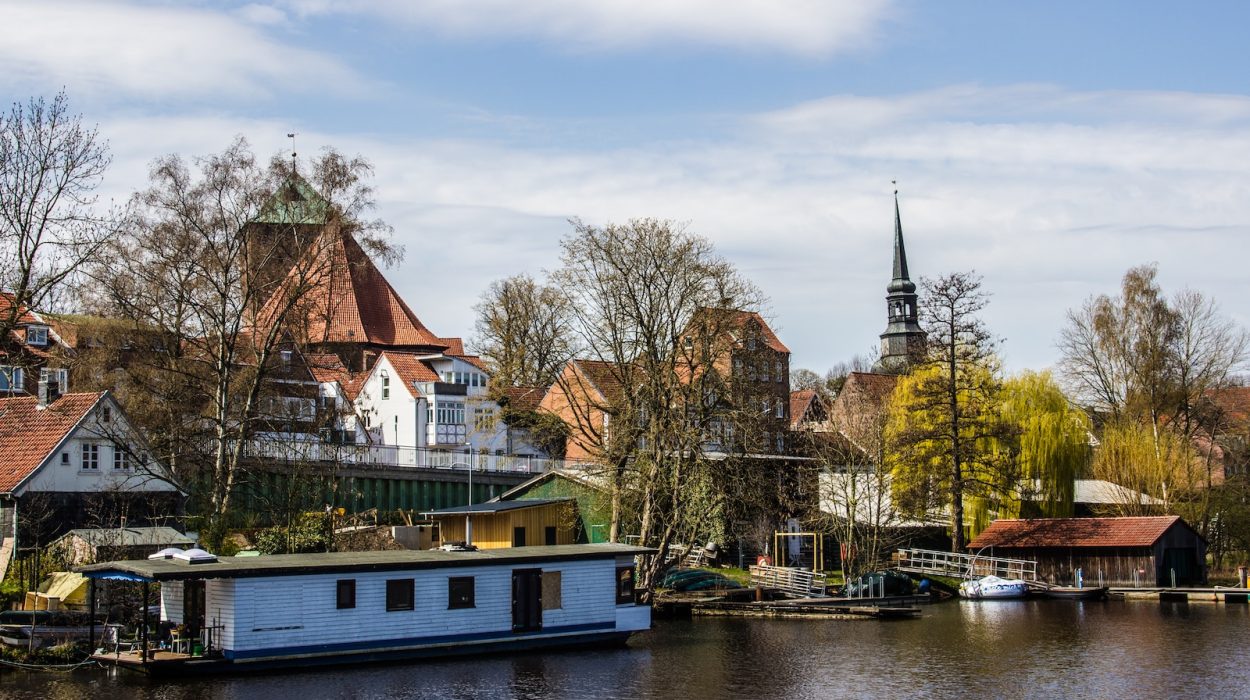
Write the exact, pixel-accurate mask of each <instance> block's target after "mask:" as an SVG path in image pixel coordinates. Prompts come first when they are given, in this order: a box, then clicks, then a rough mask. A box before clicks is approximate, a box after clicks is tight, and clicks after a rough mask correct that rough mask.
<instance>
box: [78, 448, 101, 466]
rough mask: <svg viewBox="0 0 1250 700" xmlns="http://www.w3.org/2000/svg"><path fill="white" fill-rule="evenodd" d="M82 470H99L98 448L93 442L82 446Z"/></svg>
mask: <svg viewBox="0 0 1250 700" xmlns="http://www.w3.org/2000/svg"><path fill="white" fill-rule="evenodd" d="M80 466H81V468H82V469H84V470H89V471H94V470H98V469H99V468H100V446H99V445H97V444H95V443H94V442H84V443H83V444H82V464H81V465H80Z"/></svg>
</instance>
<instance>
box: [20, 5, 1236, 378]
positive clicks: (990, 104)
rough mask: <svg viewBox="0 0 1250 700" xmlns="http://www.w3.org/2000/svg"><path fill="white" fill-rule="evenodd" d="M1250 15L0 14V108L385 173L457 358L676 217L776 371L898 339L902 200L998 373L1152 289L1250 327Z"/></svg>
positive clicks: (968, 11) (933, 10)
mask: <svg viewBox="0 0 1250 700" xmlns="http://www.w3.org/2000/svg"><path fill="white" fill-rule="evenodd" d="M1246 26H1250V3H1245V2H1240V1H1233V0H1230V1H1228V2H1219V1H1216V0H1212V1H1209V2H1194V3H1176V2H1163V1H1161V0H1135V1H1125V2H1119V1H1116V0H1102V1H1100V2H1096V3H1091V2H1088V0H1085V1H1073V2H1066V1H1063V0H1052V1H1050V2H1012V3H994V2H984V1H973V0H944V1H941V2H939V1H937V0H932V1H929V2H922V1H920V0H734V2H728V3H727V2H723V1H721V0H594V1H593V2H587V1H586V0H511V1H508V0H409V1H406V2H401V1H399V0H395V1H393V2H392V1H388V0H277V1H274V2H251V3H245V2H208V1H203V2H158V1H150V2H144V1H141V0H129V1H124V2H123V1H111V0H92V1H90V2H65V1H62V0H32V1H30V2H10V1H8V0H0V100H2V101H3V103H4V104H5V105H7V104H9V103H12V102H14V101H25V100H27V99H29V98H30V97H32V96H40V95H42V96H48V97H50V96H52V95H53V94H55V93H56V92H57V91H58V90H60V89H62V88H63V89H65V91H66V92H67V94H68V96H69V98H70V101H71V108H72V109H73V110H74V111H76V112H79V113H81V114H82V115H83V118H84V119H85V120H86V121H87V122H89V123H92V124H96V125H98V129H99V132H100V135H101V136H102V137H103V138H104V139H106V140H107V141H108V143H109V147H110V150H111V152H112V155H113V165H112V167H111V169H110V171H109V173H108V175H107V177H106V179H105V181H104V183H103V184H102V186H101V193H102V195H103V196H104V198H105V199H106V200H107V199H113V200H116V201H119V202H120V201H124V200H125V199H126V198H127V196H128V195H129V194H130V193H131V192H133V191H135V190H138V189H141V188H142V187H144V186H145V184H146V180H147V171H148V168H149V165H150V164H151V162H152V161H153V159H155V158H157V157H159V156H162V155H165V154H169V153H179V154H182V155H184V156H187V157H193V156H197V155H207V154H210V153H215V152H219V151H221V150H223V149H224V148H225V147H226V146H228V145H229V144H230V142H231V141H232V140H233V139H234V137H236V136H238V135H242V136H243V137H245V138H246V139H247V140H248V141H249V142H250V143H251V144H252V146H253V148H254V149H255V151H256V152H257V153H258V154H259V155H261V156H263V157H267V156H269V155H271V154H274V153H277V152H281V151H286V152H288V153H289V151H290V149H291V142H290V139H288V138H286V134H288V133H290V132H295V133H297V134H298V135H297V136H296V138H295V149H296V150H297V151H298V152H300V153H301V154H302V155H306V156H307V155H313V154H315V153H317V152H319V151H320V150H321V149H323V148H326V147H333V148H335V149H338V150H339V151H342V152H344V153H347V154H349V155H357V154H358V155H361V156H364V157H365V158H367V159H369V160H370V161H371V162H372V163H373V164H374V167H375V179H374V182H373V184H374V186H375V188H376V195H377V210H376V214H377V215H378V216H379V217H381V218H382V219H384V220H385V221H386V222H387V223H389V224H390V225H391V226H392V227H393V228H394V236H395V242H396V243H397V244H399V245H400V246H402V247H403V248H404V250H405V256H404V258H403V260H402V262H400V263H398V264H397V265H395V266H393V267H391V268H390V269H387V270H385V271H384V272H385V274H386V275H387V276H388V278H389V279H390V280H391V282H392V284H393V285H394V286H395V287H396V288H397V289H398V290H399V292H400V293H401V294H402V295H403V296H404V297H405V299H406V300H407V301H408V303H409V306H411V307H412V308H413V310H414V311H415V312H416V313H417V315H418V316H419V317H420V318H421V319H422V321H423V322H424V323H425V324H426V325H427V326H429V327H430V329H431V330H432V331H434V332H435V333H437V334H439V335H442V336H452V335H459V336H464V337H470V336H471V335H472V329H473V320H474V312H473V308H472V307H473V305H474V304H475V303H476V302H477V300H478V298H479V297H480V295H481V294H482V292H483V290H485V289H486V287H487V285H489V283H490V282H491V281H493V280H496V279H500V278H503V277H506V276H510V275H513V274H516V273H519V272H529V273H531V274H533V275H535V276H541V275H542V274H543V272H544V271H546V270H551V269H554V268H555V267H556V266H557V265H558V259H559V245H560V241H561V239H562V238H564V237H565V236H567V235H568V234H569V233H570V231H571V227H570V225H569V223H568V220H569V219H570V218H572V217H577V218H580V219H582V220H584V221H586V222H588V223H592V224H604V223H608V222H624V221H626V220H628V219H630V218H635V217H656V218H664V219H671V220H674V221H677V222H681V223H683V224H685V225H686V226H687V228H688V230H689V231H692V232H694V233H697V234H699V235H702V236H705V237H707V238H709V239H710V240H712V241H713V242H714V243H715V245H716V247H717V250H718V251H719V252H720V253H721V254H722V255H724V256H725V257H726V258H728V259H729V260H730V261H731V262H733V263H734V264H735V265H737V267H738V268H739V269H740V270H741V271H742V272H743V273H744V274H745V275H746V276H747V277H749V278H750V279H751V280H753V281H754V282H755V283H756V284H757V285H758V286H759V287H760V288H761V289H762V290H763V291H764V293H765V294H766V295H767V296H768V298H769V299H770V302H769V305H768V308H767V311H768V316H769V318H770V320H771V322H772V323H773V325H774V328H775V329H776V330H777V332H778V334H779V336H780V337H781V339H782V340H783V341H784V342H785V343H786V344H787V345H788V346H789V347H790V349H791V351H792V353H793V355H792V363H791V364H792V367H794V368H798V367H805V368H809V369H813V370H817V371H824V370H825V369H827V368H829V367H831V366H832V365H834V364H836V363H838V362H842V361H845V360H849V359H850V358H851V357H853V356H855V355H862V354H866V353H868V352H869V351H871V350H872V349H873V348H874V347H876V345H877V344H878V335H879V334H880V333H881V332H882V331H883V330H884V328H885V299H884V297H885V287H886V285H887V284H888V282H889V278H890V270H891V262H892V261H891V255H892V250H891V240H892V236H893V223H894V211H893V206H894V203H893V189H894V185H892V184H891V182H892V181H897V182H898V185H897V187H898V190H899V202H900V207H901V212H902V221H903V228H904V233H905V235H906V239H907V250H908V258H909V263H910V268H911V272H912V276H913V278H916V279H919V278H921V277H929V278H933V277H938V276H941V275H945V274H949V273H952V272H957V271H968V270H975V272H976V273H978V274H980V275H982V276H983V277H984V289H985V290H986V291H987V292H989V293H990V294H991V297H990V303H989V306H988V307H987V308H986V309H985V311H984V313H983V317H984V320H985V321H986V323H987V325H988V326H989V328H990V330H991V331H992V332H993V333H994V334H996V335H997V336H998V337H1000V338H1002V343H1001V347H1000V352H1001V354H1002V355H1003V357H1004V360H1005V363H1006V366H1007V368H1008V369H1010V370H1013V371H1016V370H1021V369H1025V368H1031V369H1043V368H1046V367H1049V366H1051V365H1053V364H1054V363H1055V362H1056V360H1057V350H1056V348H1055V341H1056V337H1057V335H1058V333H1059V332H1060V330H1061V328H1062V327H1063V326H1064V322H1065V314H1066V313H1067V311H1068V309H1071V308H1074V307H1078V306H1079V305H1080V304H1081V303H1082V302H1083V301H1084V300H1085V299H1086V298H1088V297H1089V296H1091V295H1095V294H1103V293H1114V292H1115V291H1116V289H1117V286H1118V283H1119V280H1120V278H1121V277H1122V275H1123V274H1124V272H1125V270H1127V269H1128V268H1129V267H1132V266H1135V265H1140V264H1148V263H1154V264H1157V265H1158V269H1159V280H1160V282H1161V284H1162V285H1163V287H1164V289H1165V290H1166V291H1168V292H1175V291H1178V290H1180V289H1182V288H1185V287H1189V288H1193V289H1196V290H1198V291H1200V292H1202V293H1203V294H1206V295H1208V296H1211V297H1213V298H1215V299H1216V300H1217V301H1218V302H1219V303H1220V305H1221V308H1222V310H1223V312H1224V313H1225V314H1226V315H1227V316H1229V317H1231V318H1232V319H1234V320H1235V321H1237V322H1238V323H1240V324H1242V325H1243V326H1250V295H1247V293H1246V292H1247V291H1248V290H1247V285H1246V278H1247V274H1246V271H1245V268H1246V265H1247V262H1248V261H1250V260H1248V259H1250V255H1248V254H1250V242H1248V241H1250V71H1247V68H1250V50H1248V49H1247V48H1246V42H1245V39H1244V32H1245V27H1246Z"/></svg>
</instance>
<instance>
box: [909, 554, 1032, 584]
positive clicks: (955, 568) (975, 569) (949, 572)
mask: <svg viewBox="0 0 1250 700" xmlns="http://www.w3.org/2000/svg"><path fill="white" fill-rule="evenodd" d="M896 559H897V564H896V565H895V568H897V569H898V570H899V571H903V572H906V573H909V574H921V575H927V576H949V577H950V578H960V579H973V578H981V577H982V576H998V577H999V578H1012V579H1017V580H1020V581H1024V582H1025V583H1028V584H1029V585H1030V586H1038V587H1042V586H1045V585H1046V584H1045V583H1043V582H1042V581H1041V580H1040V579H1038V578H1037V562H1035V561H1032V560H1030V559H1007V558H1005V557H986V556H981V555H980V554H961V553H959V552H943V551H939V550H934V549H900V550H898V554H897V556H896Z"/></svg>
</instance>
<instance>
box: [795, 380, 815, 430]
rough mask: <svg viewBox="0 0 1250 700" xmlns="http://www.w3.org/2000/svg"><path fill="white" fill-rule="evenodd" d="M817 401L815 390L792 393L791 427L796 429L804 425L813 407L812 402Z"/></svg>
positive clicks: (801, 390)
mask: <svg viewBox="0 0 1250 700" xmlns="http://www.w3.org/2000/svg"><path fill="white" fill-rule="evenodd" d="M815 400H816V391H815V390H814V389H800V390H799V391H792V392H790V427H791V428H793V427H796V426H798V425H799V424H800V423H802V422H803V421H804V419H805V417H806V415H807V409H808V408H810V407H811V405H812V402H814V401H815Z"/></svg>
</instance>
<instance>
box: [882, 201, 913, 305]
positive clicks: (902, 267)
mask: <svg viewBox="0 0 1250 700" xmlns="http://www.w3.org/2000/svg"><path fill="white" fill-rule="evenodd" d="M888 291H891V292H908V293H910V292H914V291H916V284H915V283H914V282H912V281H911V278H910V277H908V276H907V248H906V247H905V246H904V245H903V217H902V216H900V215H899V213H898V190H897V189H896V190H894V279H893V280H891V281H890V286H889V288H888Z"/></svg>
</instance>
